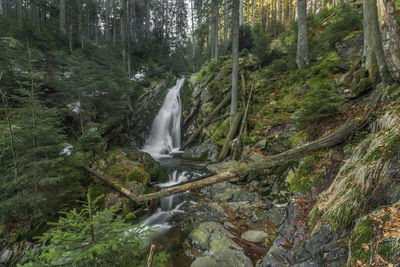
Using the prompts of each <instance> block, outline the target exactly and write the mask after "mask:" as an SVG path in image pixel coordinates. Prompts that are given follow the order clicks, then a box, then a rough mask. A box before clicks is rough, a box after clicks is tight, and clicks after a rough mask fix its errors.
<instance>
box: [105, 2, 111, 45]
mask: <svg viewBox="0 0 400 267" xmlns="http://www.w3.org/2000/svg"><path fill="white" fill-rule="evenodd" d="M104 30H105V34H106V40H107V41H110V0H106V25H104Z"/></svg>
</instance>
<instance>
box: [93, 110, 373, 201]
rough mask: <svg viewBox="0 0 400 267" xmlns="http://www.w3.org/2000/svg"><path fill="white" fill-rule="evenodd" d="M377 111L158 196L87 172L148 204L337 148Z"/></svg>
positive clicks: (160, 193)
mask: <svg viewBox="0 0 400 267" xmlns="http://www.w3.org/2000/svg"><path fill="white" fill-rule="evenodd" d="M374 109H375V107H374V106H373V107H371V106H370V108H368V111H367V115H366V116H365V117H364V118H362V119H351V120H348V121H347V122H346V123H345V124H344V125H343V126H341V127H340V128H339V129H338V130H336V131H335V132H333V133H331V134H329V135H327V136H325V137H323V138H321V139H319V140H316V141H314V142H311V143H309V144H306V145H304V146H302V147H299V148H294V149H291V150H288V151H285V152H283V153H281V154H278V155H274V156H269V157H265V158H263V159H261V160H259V161H257V162H253V163H250V164H247V165H245V166H242V167H239V168H236V169H232V170H230V171H229V172H224V173H220V174H217V175H214V176H210V177H208V178H205V179H202V180H197V181H194V182H190V183H187V184H182V185H178V186H174V187H170V188H166V189H162V190H160V191H158V192H154V193H150V194H146V195H140V196H135V195H134V194H133V193H132V192H130V191H129V190H128V189H126V188H125V187H123V186H122V185H120V184H119V183H118V182H116V181H114V180H113V179H112V178H109V177H107V176H106V175H102V174H100V173H97V172H96V171H94V170H92V169H91V168H88V167H85V169H86V171H88V172H89V173H90V174H92V175H93V176H95V177H97V178H99V179H100V180H102V181H104V182H106V183H107V184H109V185H110V186H112V187H113V188H114V189H116V190H117V191H119V192H120V193H121V194H123V195H125V196H127V197H129V198H130V199H132V200H133V201H135V202H145V201H149V200H152V199H158V198H162V197H166V196H170V195H174V194H178V193H182V192H185V191H188V190H192V189H198V188H202V187H205V186H209V185H212V184H216V183H220V182H224V181H228V180H231V179H233V178H242V177H245V176H247V175H249V174H250V173H252V172H254V171H260V170H265V169H271V168H274V167H278V166H281V165H283V164H285V163H288V162H290V161H293V160H298V159H300V158H302V157H303V156H304V155H305V154H307V153H310V152H314V151H318V150H320V149H325V148H329V147H333V146H335V145H338V144H340V143H343V142H344V141H346V140H347V139H348V138H349V137H350V136H352V135H353V134H354V133H355V132H356V131H357V130H360V129H362V128H363V127H364V126H366V125H367V124H368V121H369V118H370V114H371V113H372V112H371V111H372V110H374ZM239 121H240V120H239Z"/></svg>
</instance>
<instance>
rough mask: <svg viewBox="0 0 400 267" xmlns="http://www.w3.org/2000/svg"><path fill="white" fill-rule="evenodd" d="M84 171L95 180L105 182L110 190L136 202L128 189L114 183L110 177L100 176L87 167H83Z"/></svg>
mask: <svg viewBox="0 0 400 267" xmlns="http://www.w3.org/2000/svg"><path fill="white" fill-rule="evenodd" d="M85 170H86V171H87V172H88V173H90V174H91V175H93V176H94V177H96V178H98V179H100V180H101V181H103V182H105V183H106V184H108V185H110V186H111V187H112V188H114V189H115V190H117V191H118V192H120V193H121V194H122V195H124V196H126V197H128V198H130V199H132V200H133V201H136V196H135V195H134V194H133V193H132V192H131V191H129V189H127V188H125V187H123V186H122V185H121V184H120V183H119V182H117V181H115V180H114V179H112V178H111V177H108V176H107V175H105V174H101V173H99V172H97V171H95V170H93V169H92V168H89V167H87V166H85Z"/></svg>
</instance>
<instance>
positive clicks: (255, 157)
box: [249, 152, 264, 162]
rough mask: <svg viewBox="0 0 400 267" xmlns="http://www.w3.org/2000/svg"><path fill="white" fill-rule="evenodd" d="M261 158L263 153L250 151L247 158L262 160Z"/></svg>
mask: <svg viewBox="0 0 400 267" xmlns="http://www.w3.org/2000/svg"><path fill="white" fill-rule="evenodd" d="M263 158H264V156H263V155H261V154H260V153H256V152H254V153H251V154H250V156H249V160H251V161H254V162H256V161H259V160H262V159H263Z"/></svg>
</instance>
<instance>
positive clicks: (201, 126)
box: [181, 94, 231, 150]
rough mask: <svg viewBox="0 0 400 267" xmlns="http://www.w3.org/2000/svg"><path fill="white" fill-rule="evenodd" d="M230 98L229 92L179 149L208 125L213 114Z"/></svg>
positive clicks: (185, 145)
mask: <svg viewBox="0 0 400 267" xmlns="http://www.w3.org/2000/svg"><path fill="white" fill-rule="evenodd" d="M230 99H231V94H228V95H227V96H226V97H225V98H224V100H222V102H221V103H220V104H219V105H218V106H217V107H216V108H215V109H214V111H213V112H211V114H210V116H208V117H207V118H206V119H205V120H204V121H203V123H202V124H201V125H200V127H199V128H198V129H197V130H196V132H194V134H192V136H190V137H189V139H188V140H187V141H186V142H185V143H184V144H183V146H182V147H181V150H184V149H185V148H186V147H187V146H188V145H189V144H190V143H191V142H192V141H193V140H194V139H195V138H196V137H197V136H198V135H199V134H200V133H201V131H202V130H203V128H204V127H205V126H207V125H208V123H209V122H210V121H211V120H212V119H213V118H214V117H215V115H217V114H218V112H219V111H220V110H221V109H222V108H223V107H224V106H225V104H226V103H228V101H229V100H230Z"/></svg>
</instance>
